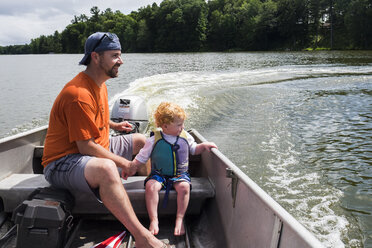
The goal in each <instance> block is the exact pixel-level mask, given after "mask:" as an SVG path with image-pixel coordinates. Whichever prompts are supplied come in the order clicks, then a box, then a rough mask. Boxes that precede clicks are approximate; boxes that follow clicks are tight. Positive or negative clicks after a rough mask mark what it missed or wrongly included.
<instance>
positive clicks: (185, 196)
mask: <svg viewBox="0 0 372 248" xmlns="http://www.w3.org/2000/svg"><path fill="white" fill-rule="evenodd" d="M173 187H174V189H175V190H176V191H177V215H176V224H175V227H174V235H175V236H180V235H184V234H185V225H184V223H183V219H184V217H185V213H186V210H187V206H188V205H189V199H190V184H189V183H188V182H184V181H181V182H175V183H174V184H173Z"/></svg>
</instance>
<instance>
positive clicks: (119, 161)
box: [76, 139, 137, 179]
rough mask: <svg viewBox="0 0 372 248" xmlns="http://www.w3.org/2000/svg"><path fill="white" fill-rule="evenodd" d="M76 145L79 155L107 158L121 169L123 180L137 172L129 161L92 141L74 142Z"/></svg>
mask: <svg viewBox="0 0 372 248" xmlns="http://www.w3.org/2000/svg"><path fill="white" fill-rule="evenodd" d="M76 145H77V147H78V149H79V152H80V153H81V154H84V155H91V156H95V157H98V158H107V159H110V160H112V161H114V163H115V164H116V166H117V167H119V168H122V170H123V173H122V175H123V178H124V179H126V178H127V177H128V176H133V175H134V174H135V173H136V171H137V167H135V166H133V165H132V164H131V162H130V161H128V160H126V159H125V158H123V157H121V156H118V155H116V154H114V153H112V152H110V151H108V150H106V149H105V148H103V147H102V146H101V145H99V144H97V143H95V142H94V140H93V139H89V140H79V141H76Z"/></svg>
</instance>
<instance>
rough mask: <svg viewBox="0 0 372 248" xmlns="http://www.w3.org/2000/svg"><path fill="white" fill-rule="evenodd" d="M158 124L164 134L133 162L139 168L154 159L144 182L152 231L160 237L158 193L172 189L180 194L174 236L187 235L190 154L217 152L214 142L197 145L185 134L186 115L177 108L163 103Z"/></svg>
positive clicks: (151, 140) (157, 133)
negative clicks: (185, 223)
mask: <svg viewBox="0 0 372 248" xmlns="http://www.w3.org/2000/svg"><path fill="white" fill-rule="evenodd" d="M154 117H155V124H156V126H157V127H160V128H161V129H162V131H155V134H154V135H153V136H151V137H150V138H148V139H147V140H146V143H145V146H144V147H143V148H142V149H141V150H140V152H139V153H138V155H137V156H136V157H135V159H134V160H133V161H132V163H133V165H134V166H137V168H139V167H141V166H143V165H144V164H145V163H146V162H147V160H148V159H149V158H151V174H150V175H149V176H148V177H147V179H146V180H145V185H146V207H147V212H148V214H149V218H150V227H149V230H150V232H151V233H152V234H154V235H157V234H158V233H159V220H158V213H157V208H158V203H159V191H160V190H161V189H162V188H165V189H166V190H167V191H168V190H169V189H170V187H171V186H172V185H173V187H174V189H175V190H176V192H177V215H176V223H175V228H174V235H175V236H180V235H184V234H185V227H184V224H183V218H184V216H185V212H186V210H187V206H188V203H189V198H190V184H191V180H190V175H189V173H188V159H189V152H190V153H191V154H192V155H194V154H200V153H202V152H203V151H205V150H209V151H210V150H211V148H217V146H216V145H215V144H214V143H212V142H203V143H201V144H197V143H196V142H195V140H194V138H193V137H192V136H191V135H190V134H188V133H187V132H186V131H185V130H184V121H185V119H186V113H185V111H184V110H183V109H182V108H181V107H180V106H178V105H177V104H174V103H170V102H163V103H161V104H160V105H159V106H158V108H157V109H156V110H155V115H154Z"/></svg>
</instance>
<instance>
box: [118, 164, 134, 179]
mask: <svg viewBox="0 0 372 248" xmlns="http://www.w3.org/2000/svg"><path fill="white" fill-rule="evenodd" d="M135 161H136V160H134V161H130V162H129V164H127V166H126V167H124V168H122V171H121V177H122V178H123V179H124V180H127V179H128V177H130V176H133V175H134V174H136V172H137V169H138V164H136V163H135Z"/></svg>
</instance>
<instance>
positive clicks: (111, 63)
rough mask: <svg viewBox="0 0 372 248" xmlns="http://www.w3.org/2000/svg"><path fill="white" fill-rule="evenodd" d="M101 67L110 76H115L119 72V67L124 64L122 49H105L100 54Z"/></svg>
mask: <svg viewBox="0 0 372 248" xmlns="http://www.w3.org/2000/svg"><path fill="white" fill-rule="evenodd" d="M99 57H100V60H99V67H100V68H101V69H102V70H103V71H104V72H105V73H106V75H107V76H108V77H111V78H115V77H117V76H118V74H119V67H120V66H121V65H122V64H123V60H122V59H121V51H120V50H109V51H104V52H103V53H102V54H101V55H100V56H99Z"/></svg>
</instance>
